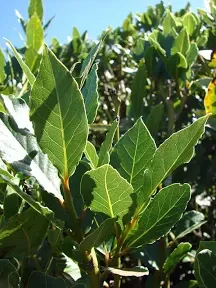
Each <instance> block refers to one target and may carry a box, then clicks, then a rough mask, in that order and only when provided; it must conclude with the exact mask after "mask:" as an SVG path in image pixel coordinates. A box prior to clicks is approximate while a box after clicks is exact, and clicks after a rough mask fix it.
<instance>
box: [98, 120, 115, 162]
mask: <svg viewBox="0 0 216 288" xmlns="http://www.w3.org/2000/svg"><path fill="white" fill-rule="evenodd" d="M118 126H119V120H118V119H116V120H115V121H114V122H113V123H112V125H111V127H110V129H109V131H108V133H107V134H106V138H105V140H104V142H103V143H102V145H101V147H100V151H99V155H98V157H99V159H98V167H100V166H102V165H104V164H109V162H110V151H111V149H112V143H113V139H114V136H115V133H116V130H117V129H118Z"/></svg>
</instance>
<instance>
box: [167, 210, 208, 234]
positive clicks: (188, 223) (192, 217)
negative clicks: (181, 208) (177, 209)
mask: <svg viewBox="0 0 216 288" xmlns="http://www.w3.org/2000/svg"><path fill="white" fill-rule="evenodd" d="M204 219H205V216H204V215H203V214H202V213H200V212H198V211H188V212H186V213H185V214H184V215H183V217H182V218H181V219H180V221H179V222H178V223H177V224H176V226H175V228H174V229H173V231H172V232H173V233H174V235H175V238H176V239H179V238H182V237H184V236H185V235H187V234H188V233H191V232H192V231H193V230H195V229H197V228H199V227H200V226H201V225H203V224H205V223H206V221H204Z"/></svg>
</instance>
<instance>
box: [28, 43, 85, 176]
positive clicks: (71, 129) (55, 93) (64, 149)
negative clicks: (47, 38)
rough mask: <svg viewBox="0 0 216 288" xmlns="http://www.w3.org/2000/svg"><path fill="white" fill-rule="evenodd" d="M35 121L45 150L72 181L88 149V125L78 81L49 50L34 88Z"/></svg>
mask: <svg viewBox="0 0 216 288" xmlns="http://www.w3.org/2000/svg"><path fill="white" fill-rule="evenodd" d="M62 83H64V85H63V86H62ZM39 95H40V97H39ZM31 120H32V121H33V122H34V127H35V134H36V137H37V140H38V143H39V145H40V147H41V149H42V150H43V151H44V152H45V153H47V154H48V156H49V159H50V160H51V162H52V163H53V164H54V165H55V166H56V167H57V169H58V170H59V173H60V175H61V177H63V178H64V179H68V178H69V177H70V175H72V174H73V172H74V170H75V168H76V166H77V164H78V163H79V161H80V158H81V157H82V153H83V151H84V149H85V145H86V141H87V136H88V123H87V117H86V113H85V108H84V103H83V98H82V95H81V92H80V90H79V88H78V85H77V83H76V81H75V79H74V78H73V77H72V76H71V74H70V72H69V71H68V70H67V68H66V67H65V66H64V65H63V64H62V63H61V62H60V61H59V60H58V59H57V58H56V56H55V55H54V54H53V53H52V52H51V51H50V50H49V49H48V48H47V47H45V48H44V54H43V58H42V62H41V66H40V70H39V74H38V76H37V79H36V81H35V83H34V85H33V88H32V93H31Z"/></svg>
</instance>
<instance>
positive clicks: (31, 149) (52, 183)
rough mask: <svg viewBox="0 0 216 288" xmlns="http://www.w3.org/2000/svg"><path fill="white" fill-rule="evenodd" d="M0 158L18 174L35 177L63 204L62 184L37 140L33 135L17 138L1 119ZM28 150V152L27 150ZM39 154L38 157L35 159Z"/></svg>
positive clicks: (18, 136)
mask: <svg viewBox="0 0 216 288" xmlns="http://www.w3.org/2000/svg"><path fill="white" fill-rule="evenodd" d="M0 133H1V141H0V156H1V157H2V159H3V160H4V161H5V162H7V163H9V164H10V165H11V166H12V167H13V168H14V169H15V170H16V171H17V172H21V173H23V174H24V175H28V176H33V177H35V178H36V180H37V181H38V183H39V184H40V185H41V186H42V187H43V188H44V190H46V191H47V192H49V193H51V194H53V195H54V196H55V197H57V198H58V199H59V200H60V201H61V202H62V201H63V197H62V195H61V192H60V187H59V186H60V183H59V180H58V176H57V175H58V174H57V171H56V169H55V168H54V167H53V166H52V165H51V164H50V162H49V160H48V158H47V156H46V155H44V154H42V153H40V152H39V151H38V147H37V144H36V141H35V138H34V137H33V136H31V135H27V136H25V137H23V136H22V135H20V134H17V135H16V137H17V139H16V137H15V136H14V135H13V134H12V132H11V131H10V130H9V129H8V127H7V126H6V125H5V124H4V122H3V121H2V120H1V119H0ZM26 148H28V150H26ZM37 154H38V156H37V157H35V156H36V155H37Z"/></svg>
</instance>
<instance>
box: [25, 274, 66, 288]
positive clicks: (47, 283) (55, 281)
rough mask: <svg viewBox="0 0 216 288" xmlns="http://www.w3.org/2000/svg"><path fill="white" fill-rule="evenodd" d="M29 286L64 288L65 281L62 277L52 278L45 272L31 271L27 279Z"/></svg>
mask: <svg viewBox="0 0 216 288" xmlns="http://www.w3.org/2000/svg"><path fill="white" fill-rule="evenodd" d="M28 287H29V288H38V287H40V288H48V287H52V288H66V287H67V286H66V283H65V281H64V279H63V278H61V277H58V278H54V277H51V276H49V275H47V274H45V273H42V272H38V271H33V272H32V273H31V275H30V277H29V281H28Z"/></svg>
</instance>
